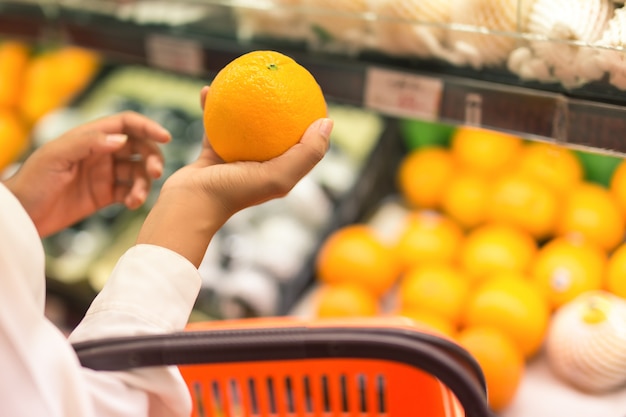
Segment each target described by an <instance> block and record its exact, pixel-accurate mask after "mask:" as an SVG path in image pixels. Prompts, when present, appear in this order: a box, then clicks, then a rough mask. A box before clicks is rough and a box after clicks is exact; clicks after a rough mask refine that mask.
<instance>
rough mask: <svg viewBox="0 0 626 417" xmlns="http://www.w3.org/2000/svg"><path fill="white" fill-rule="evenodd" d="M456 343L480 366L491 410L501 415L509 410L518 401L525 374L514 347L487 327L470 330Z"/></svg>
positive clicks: (506, 339)
mask: <svg viewBox="0 0 626 417" xmlns="http://www.w3.org/2000/svg"><path fill="white" fill-rule="evenodd" d="M457 341H458V343H459V345H461V346H462V347H463V348H465V349H466V350H467V351H468V352H469V353H470V354H471V355H472V356H473V357H474V359H476V361H477V362H478V364H479V365H480V367H481V369H482V371H483V374H484V376H485V381H486V383H487V399H488V401H489V406H490V407H491V409H493V410H494V411H496V412H499V411H502V410H504V409H505V408H507V407H508V406H509V405H510V404H511V403H512V402H513V400H514V399H515V395H516V394H517V391H518V388H519V386H520V384H521V382H522V378H523V376H524V371H525V362H524V356H523V355H522V353H521V352H520V351H519V349H518V348H517V346H515V343H514V342H513V341H512V340H511V339H510V338H509V337H508V336H507V335H505V334H504V333H502V332H501V331H500V330H498V329H495V328H493V327H488V326H472V327H467V328H465V329H463V330H462V331H461V332H460V333H459V335H458V336H457Z"/></svg>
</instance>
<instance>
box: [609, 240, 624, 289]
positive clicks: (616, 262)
mask: <svg viewBox="0 0 626 417" xmlns="http://www.w3.org/2000/svg"><path fill="white" fill-rule="evenodd" d="M604 286H605V289H606V290H607V291H610V292H612V293H613V294H615V295H617V296H618V297H622V298H624V299H626V243H623V244H621V245H620V246H618V247H617V249H615V251H613V253H611V255H610V256H609V260H608V264H607V269H606V282H605V285H604Z"/></svg>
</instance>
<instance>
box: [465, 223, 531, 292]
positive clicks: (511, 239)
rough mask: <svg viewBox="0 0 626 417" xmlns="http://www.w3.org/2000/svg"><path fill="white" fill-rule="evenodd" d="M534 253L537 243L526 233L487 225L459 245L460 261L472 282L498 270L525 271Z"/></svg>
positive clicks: (505, 226) (506, 226)
mask: <svg viewBox="0 0 626 417" xmlns="http://www.w3.org/2000/svg"><path fill="white" fill-rule="evenodd" d="M536 253H537V242H536V241H535V240H534V239H533V237H532V236H531V235H530V234H529V233H528V232H526V231H524V230H521V229H519V228H516V227H513V226H510V225H505V224H499V223H486V224H484V225H482V226H479V227H477V228H476V229H473V230H472V231H470V232H469V233H468V235H467V236H466V237H465V241H464V243H463V245H461V249H460V254H459V262H460V265H461V267H462V268H463V269H464V270H465V271H466V272H467V273H468V274H469V276H470V277H472V279H473V280H474V281H479V280H482V279H484V278H485V277H486V276H487V275H490V274H492V273H494V272H500V271H520V272H525V271H527V270H528V268H529V267H530V264H531V262H532V261H533V259H534V257H535V255H536Z"/></svg>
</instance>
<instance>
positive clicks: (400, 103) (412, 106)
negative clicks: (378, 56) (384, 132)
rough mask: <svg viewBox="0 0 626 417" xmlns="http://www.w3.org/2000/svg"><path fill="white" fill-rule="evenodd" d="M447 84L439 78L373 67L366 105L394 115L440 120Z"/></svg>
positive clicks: (367, 83)
mask: <svg viewBox="0 0 626 417" xmlns="http://www.w3.org/2000/svg"><path fill="white" fill-rule="evenodd" d="M443 87H444V82H443V80H441V79H439V78H434V77H426V76H421V75H415V74H408V73H405V72H400V71H393V70H387V69H382V68H369V69H368V70H367V73H366V79H365V97H364V105H365V107H367V108H370V109H372V110H376V111H379V112H381V113H385V114H388V115H392V116H400V117H411V118H418V119H424V120H436V119H437V118H438V116H439V107H440V104H441V96H442V93H443Z"/></svg>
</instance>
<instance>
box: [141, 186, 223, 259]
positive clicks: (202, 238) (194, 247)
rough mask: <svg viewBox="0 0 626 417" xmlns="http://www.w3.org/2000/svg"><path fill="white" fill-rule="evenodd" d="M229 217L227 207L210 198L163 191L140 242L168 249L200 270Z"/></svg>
mask: <svg viewBox="0 0 626 417" xmlns="http://www.w3.org/2000/svg"><path fill="white" fill-rule="evenodd" d="M228 217H229V216H228V215H227V213H226V210H225V208H224V207H221V204H220V203H219V202H218V201H214V200H212V199H210V198H208V197H207V196H203V195H198V194H197V193H193V192H190V191H186V190H168V189H163V190H162V192H161V194H160V195H159V198H158V199H157V201H156V203H155V205H154V206H153V208H152V209H151V210H150V213H148V216H147V217H146V220H145V221H144V224H143V226H142V228H141V230H140V232H139V235H138V237H137V243H138V244H151V245H156V246H161V247H165V248H167V249H170V250H172V251H174V252H176V253H178V254H180V255H182V256H184V257H185V258H187V259H188V260H189V261H190V262H191V263H192V264H194V265H195V266H196V267H198V266H199V265H200V262H201V261H202V259H203V258H204V254H205V252H206V249H207V247H208V245H209V243H210V241H211V239H212V238H213V236H214V235H215V233H216V232H217V231H218V230H219V228H220V227H222V226H223V224H224V223H225V222H226V220H228Z"/></svg>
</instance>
